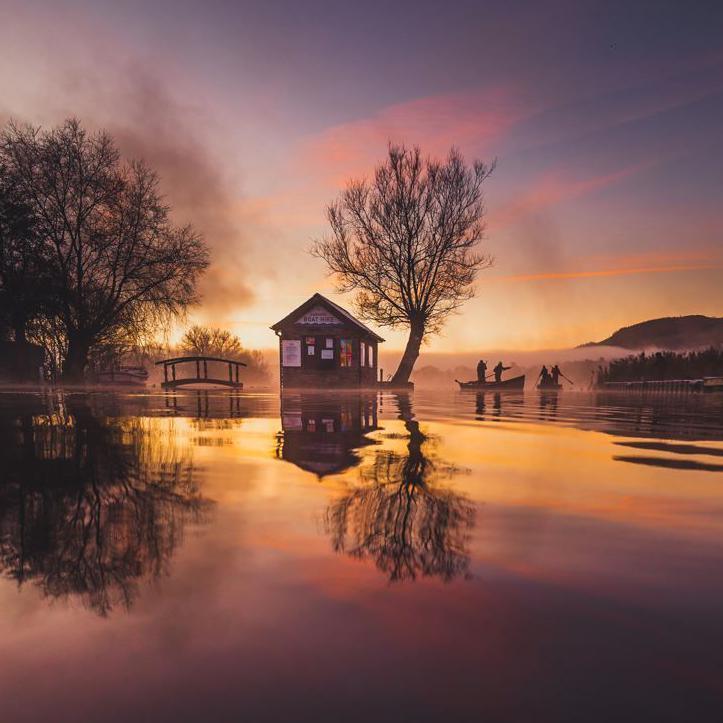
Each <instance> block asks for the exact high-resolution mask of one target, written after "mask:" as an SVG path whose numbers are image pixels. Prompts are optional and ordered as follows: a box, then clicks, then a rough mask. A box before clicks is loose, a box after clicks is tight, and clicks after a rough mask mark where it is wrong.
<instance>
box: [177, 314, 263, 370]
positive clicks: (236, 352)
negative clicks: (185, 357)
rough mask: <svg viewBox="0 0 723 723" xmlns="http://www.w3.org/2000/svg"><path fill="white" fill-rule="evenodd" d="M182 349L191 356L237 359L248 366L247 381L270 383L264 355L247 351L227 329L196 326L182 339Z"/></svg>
mask: <svg viewBox="0 0 723 723" xmlns="http://www.w3.org/2000/svg"><path fill="white" fill-rule="evenodd" d="M180 347H181V349H182V350H183V351H184V352H187V353H191V354H199V355H202V356H204V355H205V356H217V357H223V358H224V359H237V360H238V361H242V362H243V363H244V364H246V379H247V380H252V381H256V382H262V381H263V382H265V381H268V377H269V368H268V365H267V364H266V360H265V359H264V356H263V354H262V353H261V352H260V351H258V350H257V349H245V348H244V346H243V344H242V343H241V339H239V337H238V336H236V334H232V333H231V332H230V331H228V330H227V329H217V328H214V327H211V326H201V325H199V324H194V325H193V326H191V327H189V328H188V329H186V332H185V333H184V335H183V337H182V338H181V344H180Z"/></svg>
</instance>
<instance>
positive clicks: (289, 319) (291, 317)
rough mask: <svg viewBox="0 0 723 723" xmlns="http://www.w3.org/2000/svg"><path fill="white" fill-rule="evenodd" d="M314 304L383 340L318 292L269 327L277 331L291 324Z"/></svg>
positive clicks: (378, 339)
mask: <svg viewBox="0 0 723 723" xmlns="http://www.w3.org/2000/svg"><path fill="white" fill-rule="evenodd" d="M314 306H324V307H326V308H327V309H328V310H329V311H330V312H331V313H332V314H336V315H337V316H340V317H341V318H342V319H343V320H344V321H346V322H348V323H349V324H351V325H352V326H355V327H357V328H358V329H359V331H361V332H362V333H363V334H367V335H369V336H371V337H373V338H374V339H376V340H377V341H384V339H382V337H381V336H379V334H377V333H376V332H374V331H372V330H371V329H370V328H369V327H368V326H367V325H366V324H362V322H361V321H359V319H357V318H356V317H354V316H352V315H351V314H350V313H349V312H348V311H347V310H346V309H343V308H342V307H341V306H339V305H338V304H335V303H334V302H333V301H330V300H329V299H327V298H326V296H322V295H321V294H319V293H316V294H314V295H313V296H312V297H311V298H309V299H307V300H306V301H305V302H304V303H303V304H301V306H297V307H296V308H295V309H294V310H293V311H292V312H291V313H290V314H287V315H286V316H285V317H284V318H283V319H281V321H277V322H276V323H275V324H274V325H273V326H272V327H271V328H272V329H273V330H274V331H279V330H280V329H282V328H283V327H285V326H289V325H291V324H294V323H296V321H297V319H298V318H299V317H300V316H302V315H303V314H304V313H305V312H307V311H308V310H309V309H312V308H313V307H314Z"/></svg>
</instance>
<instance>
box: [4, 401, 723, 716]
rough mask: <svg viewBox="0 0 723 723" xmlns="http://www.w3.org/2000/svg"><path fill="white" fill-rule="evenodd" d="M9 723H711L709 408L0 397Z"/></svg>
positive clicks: (714, 692)
mask: <svg viewBox="0 0 723 723" xmlns="http://www.w3.org/2000/svg"><path fill="white" fill-rule="evenodd" d="M0 435H2V440H1V441H0V450H1V451H0V456H1V459H0V465H1V468H0V568H1V576H0V695H1V698H2V717H1V719H2V720H3V721H6V722H14V721H40V720H48V721H50V720H52V721H61V720H73V721H131V720H133V721H187V720H188V721H190V720H209V721H240V720H248V721H267V720H269V721H271V720H279V721H286V720H315V721H370V720H371V721H392V720H394V721H427V720H450V721H452V720H454V721H458V720H460V721H464V720H475V721H481V720H485V721H498V720H499V721H562V720H570V721H582V720H584V721H613V720H637V721H642V720H645V721H648V720H650V721H708V720H710V721H720V720H723V399H722V398H721V396H720V395H690V396H678V397H662V396H661V397H655V396H648V397H626V396H622V395H621V396H615V395H608V396H605V395H594V394H575V393H562V394H538V393H530V392H528V393H526V394H489V393H488V394H474V393H455V392H449V393H434V394H431V393H429V394H425V393H423V392H418V393H416V394H415V395H413V396H405V395H394V394H390V393H385V394H382V395H377V394H373V393H370V394H356V395H355V394H339V395H320V394H312V393H309V394H289V395H285V396H283V397H282V398H279V396H278V395H276V396H275V395H252V394H241V395H234V394H233V393H227V392H221V391H218V392H186V393H183V394H174V395H163V394H155V395H154V394H119V395H110V394H100V393H98V394H65V395H63V394H46V395H31V394H10V393H5V394H2V395H0Z"/></svg>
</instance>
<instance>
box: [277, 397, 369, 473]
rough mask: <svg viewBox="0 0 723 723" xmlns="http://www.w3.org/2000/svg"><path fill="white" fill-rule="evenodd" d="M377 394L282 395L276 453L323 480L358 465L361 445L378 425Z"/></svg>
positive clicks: (366, 442) (365, 442) (365, 443)
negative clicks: (280, 429)
mask: <svg viewBox="0 0 723 723" xmlns="http://www.w3.org/2000/svg"><path fill="white" fill-rule="evenodd" d="M377 409H378V407H377V397H376V394H374V393H371V394H365V393H361V394H353V393H352V394H339V395H334V396H330V397H328V396H322V395H320V394H314V393H309V394H288V393H284V394H282V395H281V427H282V432H281V434H279V435H278V437H277V447H276V456H277V457H279V458H280V459H284V460H286V461H287V462H292V463H293V464H295V465H296V466H297V467H300V468H301V469H303V470H306V471H307V472H313V473H314V474H315V475H317V477H318V478H319V479H320V480H321V479H323V477H325V476H326V475H330V474H339V473H341V472H344V471H346V470H348V469H349V468H350V467H355V466H356V465H358V464H359V462H360V460H361V458H360V456H359V454H358V451H357V450H359V449H360V448H362V447H365V446H367V445H370V444H374V442H373V441H372V440H371V439H369V438H367V437H366V435H367V434H368V433H369V432H373V431H374V430H376V429H377V428H378V419H377Z"/></svg>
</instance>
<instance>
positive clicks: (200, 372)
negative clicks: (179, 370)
mask: <svg viewBox="0 0 723 723" xmlns="http://www.w3.org/2000/svg"><path fill="white" fill-rule="evenodd" d="M193 362H195V363H196V376H195V377H184V378H183V379H178V378H176V366H177V365H178V364H190V363H193ZM208 362H221V363H222V364H228V379H214V378H213V377H209V376H208ZM160 364H163V381H162V382H161V386H162V387H163V388H164V389H175V388H176V387H182V386H184V385H186V384H220V385H221V386H224V387H232V388H233V389H243V386H244V385H243V382H241V381H239V378H238V370H239V367H245V366H246V365H245V364H244V363H243V362H240V361H235V360H234V359H221V358H220V357H216V356H179V357H176V358H175V359H161V361H157V362H156V366H159V365H160ZM169 367H170V377H171V378H170V379H169V378H168V377H169V374H168V370H169Z"/></svg>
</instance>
